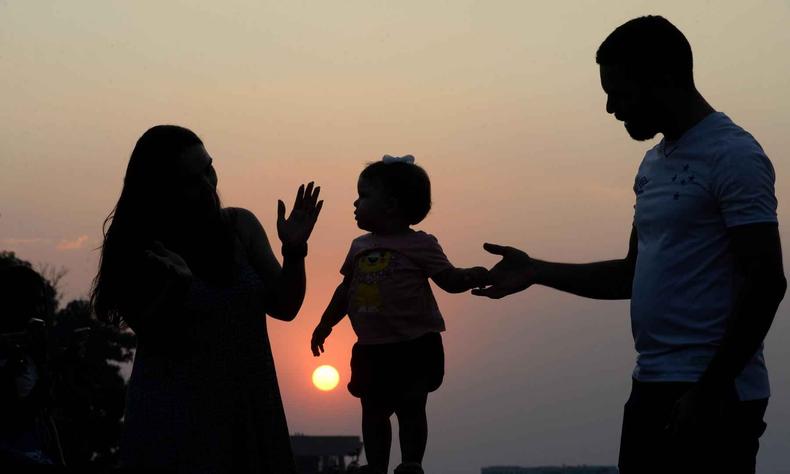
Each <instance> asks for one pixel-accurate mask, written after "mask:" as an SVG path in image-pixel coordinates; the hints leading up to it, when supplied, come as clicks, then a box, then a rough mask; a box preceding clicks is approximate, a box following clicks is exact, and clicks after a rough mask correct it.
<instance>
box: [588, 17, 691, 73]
mask: <svg viewBox="0 0 790 474" xmlns="http://www.w3.org/2000/svg"><path fill="white" fill-rule="evenodd" d="M595 62H596V63H598V64H600V65H601V66H625V67H626V68H627V69H628V71H629V72H630V73H632V74H634V75H635V76H636V77H637V78H639V79H647V78H649V76H650V75H653V74H660V73H669V74H670V75H672V76H674V77H675V78H676V79H677V80H678V84H679V85H681V86H685V87H690V88H693V87H694V75H693V72H692V70H693V66H694V61H693V58H692V55H691V45H690V44H689V42H688V40H687V39H686V37H685V36H684V35H683V33H681V32H680V30H679V29H677V27H676V26H675V25H673V24H672V23H670V22H669V20H667V19H666V18H664V17H661V16H655V15H648V16H642V17H639V18H634V19H633V20H630V21H627V22H626V23H624V24H622V25H620V26H618V27H617V28H616V29H615V30H614V31H613V32H612V33H611V34H610V35H609V36H607V37H606V39H605V40H604V41H603V43H601V46H600V47H598V52H597V53H596V55H595Z"/></svg>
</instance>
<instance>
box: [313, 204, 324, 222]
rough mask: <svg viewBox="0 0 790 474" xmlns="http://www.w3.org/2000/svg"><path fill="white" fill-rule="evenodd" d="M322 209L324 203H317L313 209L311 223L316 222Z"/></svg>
mask: <svg viewBox="0 0 790 474" xmlns="http://www.w3.org/2000/svg"><path fill="white" fill-rule="evenodd" d="M322 207H324V201H318V204H317V205H316V206H315V209H313V222H315V221H317V220H318V214H321V208H322Z"/></svg>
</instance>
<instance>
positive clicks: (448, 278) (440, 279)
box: [431, 267, 488, 293]
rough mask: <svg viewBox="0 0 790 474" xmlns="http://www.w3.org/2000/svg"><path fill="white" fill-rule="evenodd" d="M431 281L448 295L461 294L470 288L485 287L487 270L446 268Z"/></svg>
mask: <svg viewBox="0 0 790 474" xmlns="http://www.w3.org/2000/svg"><path fill="white" fill-rule="evenodd" d="M431 279H432V280H433V281H434V283H436V285H438V286H439V288H441V289H443V290H444V291H446V292H448V293H463V292H464V291H468V290H471V289H472V288H479V287H482V286H485V285H486V284H487V280H488V270H487V269H486V268H484V267H472V268H448V269H447V270H443V271H441V272H439V273H437V274H436V275H434V276H433V277H431Z"/></svg>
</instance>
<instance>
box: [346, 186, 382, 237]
mask: <svg viewBox="0 0 790 474" xmlns="http://www.w3.org/2000/svg"><path fill="white" fill-rule="evenodd" d="M357 194H358V197H357V200H356V201H354V219H356V221H357V226H358V227H359V228H360V229H362V230H367V231H369V232H375V231H376V230H377V229H378V228H380V225H381V223H382V222H383V221H384V220H385V219H386V217H387V210H388V199H387V197H386V196H385V195H384V194H383V193H382V192H381V188H379V187H377V186H376V185H375V182H373V181H370V180H367V179H364V178H360V179H359V181H358V182H357Z"/></svg>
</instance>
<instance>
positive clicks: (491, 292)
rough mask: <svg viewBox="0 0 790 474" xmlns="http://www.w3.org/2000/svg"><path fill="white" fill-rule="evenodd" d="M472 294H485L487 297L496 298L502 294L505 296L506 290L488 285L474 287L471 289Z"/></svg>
mask: <svg viewBox="0 0 790 474" xmlns="http://www.w3.org/2000/svg"><path fill="white" fill-rule="evenodd" d="M472 294H473V295H475V296H485V297H487V298H491V299H494V300H498V299H500V298H502V297H503V296H507V294H508V292H507V291H505V290H502V289H500V288H497V287H495V286H489V287H487V288H474V289H473V290H472Z"/></svg>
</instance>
